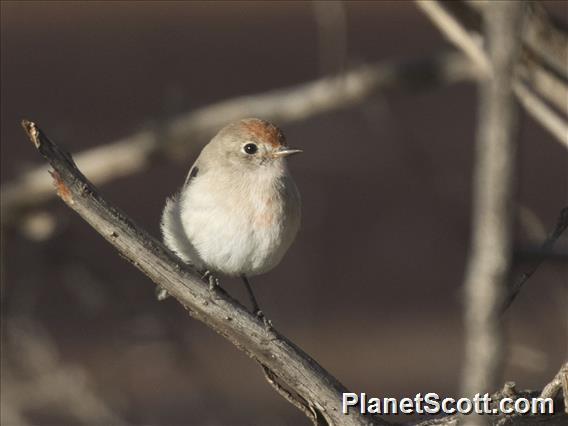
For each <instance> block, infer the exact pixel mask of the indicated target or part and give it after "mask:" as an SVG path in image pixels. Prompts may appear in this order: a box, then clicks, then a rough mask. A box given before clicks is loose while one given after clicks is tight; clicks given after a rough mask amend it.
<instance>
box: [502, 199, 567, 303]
mask: <svg viewBox="0 0 568 426" xmlns="http://www.w3.org/2000/svg"><path fill="white" fill-rule="evenodd" d="M566 228H568V207H564V208H563V209H562V211H561V212H560V217H559V218H558V222H557V223H556V227H555V228H554V230H553V231H552V232H551V234H550V235H549V236H548V237H547V238H546V240H545V241H544V243H543V244H542V247H541V249H540V251H539V256H538V257H537V260H536V262H535V263H534V264H533V265H532V266H531V268H530V269H529V270H528V271H527V272H525V273H523V274H522V275H521V278H520V279H519V281H518V282H517V283H515V285H514V286H513V287H512V288H511V291H510V292H509V295H508V296H507V298H506V299H505V302H504V304H503V308H502V312H505V311H506V310H507V309H508V308H509V306H511V303H513V301H514V300H515V299H516V297H517V295H518V294H519V292H520V291H521V289H522V288H523V286H524V285H525V283H526V282H527V281H528V279H529V278H530V277H532V276H533V274H534V273H535V272H536V270H537V269H538V267H539V266H540V265H541V264H542V262H543V261H544V259H545V258H546V256H547V255H548V254H549V253H550V251H551V249H552V248H553V247H554V244H555V243H556V241H557V240H558V238H560V236H561V235H562V233H563V232H564V231H565V230H566Z"/></svg>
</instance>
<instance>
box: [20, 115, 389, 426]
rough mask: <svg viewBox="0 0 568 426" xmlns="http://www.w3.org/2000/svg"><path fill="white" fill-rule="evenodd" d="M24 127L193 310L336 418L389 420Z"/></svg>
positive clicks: (82, 201)
mask: <svg viewBox="0 0 568 426" xmlns="http://www.w3.org/2000/svg"><path fill="white" fill-rule="evenodd" d="M22 125H23V127H24V129H25V131H26V133H27V135H28V137H29V138H30V140H31V141H32V142H33V144H34V145H35V147H36V148H37V149H38V150H39V152H40V153H41V154H42V155H43V156H44V157H45V158H46V159H47V160H48V161H49V163H50V164H51V167H52V168H53V171H52V172H51V174H52V176H53V179H54V182H55V187H56V190H57V195H58V196H59V197H60V198H61V199H62V200H63V201H64V202H65V203H66V204H67V205H68V206H69V207H71V208H72V209H73V210H75V211H76V212H77V213H78V214H79V215H80V216H81V217H82V218H83V219H85V221H87V222H88V223H89V224H90V225H91V226H92V227H93V228H94V229H95V230H96V231H97V232H98V233H99V234H101V235H102V236H103V237H104V238H105V239H106V240H107V241H108V242H109V243H110V244H112V245H113V246H114V247H115V248H116V249H117V250H118V251H119V253H120V254H121V255H122V256H123V257H125V258H126V259H127V260H129V261H130V262H131V263H132V264H133V265H134V266H136V267H137V268H138V269H140V270H141V271H142V272H144V273H145V274H146V275H147V276H148V277H149V278H150V279H151V280H152V281H154V283H156V284H158V285H160V286H161V287H163V288H164V289H165V290H166V291H167V292H168V293H169V294H171V295H172V296H174V297H175V298H176V299H177V300H178V301H179V302H180V303H181V304H182V305H183V306H184V307H185V308H186V309H187V310H188V311H189V313H190V315H191V316H192V317H194V318H196V319H198V320H200V321H202V322H203V323H205V324H206V325H207V326H209V327H210V328H212V329H213V330H215V331H216V332H217V333H219V334H220V335H222V336H223V337H225V338H226V339H227V340H229V341H230V342H231V343H233V344H234V345H235V346H236V347H237V348H239V349H240V350H242V351H243V352H245V353H246V354H247V355H249V356H250V357H251V358H253V359H255V360H256V361H257V362H259V363H260V364H261V365H263V366H264V367H266V368H267V369H269V370H270V372H271V374H272V375H274V376H276V377H278V380H279V381H280V382H282V383H284V384H285V385H286V386H287V387H288V388H290V389H291V390H292V391H294V392H295V393H296V394H297V395H299V396H300V397H301V398H302V399H303V400H305V401H307V402H308V403H309V404H310V407H315V409H316V410H317V411H318V412H319V413H320V414H321V416H322V417H323V418H324V419H325V421H326V422H327V423H328V424H342V425H364V424H386V422H383V421H381V420H380V419H378V418H374V417H369V416H367V417H364V416H362V415H361V414H360V413H357V411H356V410H351V411H350V412H349V414H347V415H344V414H342V413H341V407H340V402H341V400H342V393H343V392H346V388H345V387H344V386H343V385H342V384H341V383H340V382H339V381H338V380H337V379H336V378H335V377H333V376H332V375H331V374H330V373H328V372H327V371H326V370H324V369H323V368H322V367H321V366H320V365H319V364H318V363H317V362H316V361H315V360H314V359H312V358H311V357H310V356H309V355H307V354H306V353H305V352H303V351H302V350H301V349H300V348H299V347H298V346H296V345H295V344H294V343H293V342H291V341H290V340H288V339H287V338H286V337H285V336H283V335H282V334H280V333H279V332H278V331H276V330H274V329H272V330H268V329H267V328H266V327H265V326H264V324H263V322H262V321H260V320H259V319H258V318H257V317H256V316H254V315H252V314H251V313H249V312H248V311H247V310H246V309H245V308H244V307H243V306H242V305H241V304H240V303H238V302H237V301H236V300H234V299H233V298H231V297H230V296H229V295H227V294H225V293H224V292H220V291H217V292H215V291H213V292H211V291H210V290H209V289H208V286H207V285H206V284H205V283H204V282H203V281H202V280H201V277H200V275H199V274H198V273H197V272H196V271H194V270H193V269H191V268H190V267H188V266H187V265H184V264H182V263H181V261H180V260H179V259H178V258H177V257H176V256H174V255H173V254H172V253H171V252H170V251H169V250H168V249H167V248H166V247H165V246H164V245H163V244H161V243H160V242H159V241H157V240H156V239H155V238H153V237H151V236H150V235H149V234H148V233H146V231H144V230H143V229H141V228H140V227H138V226H137V225H136V224H135V223H134V222H133V221H132V220H131V219H130V218H129V217H128V216H126V215H125V214H124V213H122V212H121V211H120V210H118V209H117V208H115V207H114V206H112V205H111V204H109V203H108V202H107V201H106V200H105V199H104V198H103V197H102V196H101V195H100V194H99V193H98V191H97V189H96V188H95V187H94V186H93V184H92V183H91V182H89V181H88V180H87V178H86V177H85V176H84V175H83V174H82V173H81V171H80V170H79V169H78V168H77V166H76V165H75V163H74V162H73V159H72V158H71V156H70V155H69V154H68V153H66V152H64V151H62V150H61V149H60V148H59V147H58V146H57V145H55V144H54V143H53V142H51V141H50V140H49V139H48V138H47V137H46V136H45V135H44V133H43V132H42V131H41V130H40V129H39V128H38V127H37V126H36V125H35V124H34V123H32V122H29V121H26V120H24V121H23V122H22Z"/></svg>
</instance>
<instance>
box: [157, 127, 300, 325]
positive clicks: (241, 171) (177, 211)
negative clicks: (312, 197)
mask: <svg viewBox="0 0 568 426" xmlns="http://www.w3.org/2000/svg"><path fill="white" fill-rule="evenodd" d="M301 152H302V150H300V149H293V148H290V147H288V144H287V141H286V137H285V136H284V133H283V132H282V131H281V130H280V129H279V128H278V127H277V126H276V125H274V124H272V123H270V122H268V121H265V120H262V119H259V118H245V119H241V120H238V121H235V122H232V123H230V124H228V125H226V126H225V127H223V128H222V129H221V130H220V131H219V132H218V133H217V134H216V135H215V136H214V137H213V138H212V139H211V141H210V142H209V143H208V144H207V145H205V147H204V148H203V149H202V151H201V153H200V154H199V156H198V158H197V160H196V161H195V163H194V164H193V165H192V166H191V168H190V169H189V173H188V174H187V178H186V180H185V183H184V184H183V186H182V187H181V189H180V190H179V191H178V192H177V193H175V194H174V195H173V196H171V197H169V198H168V199H167V200H166V205H165V207H164V210H163V213H162V218H161V223H160V227H161V231H162V236H163V240H164V243H165V245H166V246H167V247H168V248H169V249H170V250H171V251H173V252H174V253H175V254H176V255H177V256H178V257H179V258H180V259H181V260H182V261H183V262H184V263H187V264H190V265H192V266H193V267H194V268H196V269H197V270H198V271H200V272H202V273H203V276H204V278H205V277H207V278H208V282H209V286H210V289H214V288H218V286H219V281H218V277H219V275H224V276H230V277H240V278H241V279H242V281H243V283H244V285H245V288H246V290H247V293H248V295H249V298H250V302H251V304H252V312H253V313H254V314H255V315H257V316H259V317H261V318H265V317H264V314H263V312H262V311H261V310H260V308H259V305H258V302H257V300H256V297H255V296H254V293H253V291H252V287H251V285H250V282H249V278H250V277H252V276H256V275H260V274H264V273H266V272H268V271H269V270H271V269H273V268H274V267H275V266H276V265H278V264H279V263H280V261H281V260H282V258H283V257H284V255H285V254H286V252H287V251H288V248H289V247H290V245H291V244H292V243H293V241H294V239H295V237H296V234H297V233H298V230H299V228H300V222H301V199H300V193H299V191H298V188H297V186H296V184H295V182H294V179H293V178H292V176H291V174H290V172H289V170H288V167H287V164H286V163H287V161H286V159H287V157H289V156H291V155H294V154H298V153H301Z"/></svg>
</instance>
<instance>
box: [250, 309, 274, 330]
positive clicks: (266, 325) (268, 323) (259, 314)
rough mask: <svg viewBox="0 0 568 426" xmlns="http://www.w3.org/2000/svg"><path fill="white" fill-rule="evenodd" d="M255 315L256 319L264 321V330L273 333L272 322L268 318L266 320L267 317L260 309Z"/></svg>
mask: <svg viewBox="0 0 568 426" xmlns="http://www.w3.org/2000/svg"><path fill="white" fill-rule="evenodd" d="M254 314H255V315H256V317H257V318H258V319H260V320H262V322H263V324H264V328H265V329H266V331H272V321H270V320H269V319H268V318H266V315H264V312H262V311H261V310H260V309H259V310H258V311H256V312H255V313H254Z"/></svg>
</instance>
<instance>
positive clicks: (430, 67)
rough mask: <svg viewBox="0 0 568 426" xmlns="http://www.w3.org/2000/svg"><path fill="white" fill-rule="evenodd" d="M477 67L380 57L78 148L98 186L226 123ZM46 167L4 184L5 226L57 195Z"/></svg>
mask: <svg viewBox="0 0 568 426" xmlns="http://www.w3.org/2000/svg"><path fill="white" fill-rule="evenodd" d="M473 78H475V70H474V69H473V68H472V67H471V66H470V64H469V61H467V59H466V58H464V57H463V55H461V54H459V53H456V52H453V53H449V54H448V53H440V54H437V55H434V56H430V57H427V58H423V59H416V60H412V61H407V62H381V63H378V64H375V65H369V66H364V67H360V68H357V69H354V70H351V71H348V72H346V73H342V75H341V76H340V77H335V78H322V79H318V80H314V81H312V82H308V83H304V84H300V85H296V86H292V87H287V88H284V89H279V90H273V91H269V92H264V93H258V94H254V95H250V96H241V97H237V98H233V99H228V100H224V101H221V102H217V103H215V104H212V105H208V106H205V107H203V108H199V109H197V110H194V111H190V112H188V113H185V114H181V115H179V116H177V117H175V118H173V119H171V120H170V121H168V122H166V123H164V124H163V125H162V126H161V127H160V129H161V130H162V131H161V132H159V133H158V132H154V131H151V130H146V131H141V132H138V133H135V134H133V135H131V136H129V137H126V138H124V139H121V140H118V141H116V142H112V143H109V144H107V145H100V146H98V147H96V148H94V149H89V150H86V151H83V152H80V153H78V154H76V155H75V156H74V157H75V160H76V162H77V164H78V165H79V167H81V170H83V172H84V173H85V174H86V175H87V176H89V178H90V179H91V181H92V182H93V183H95V184H97V185H100V184H104V183H107V182H110V181H112V180H114V179H117V178H120V177H122V176H126V175H131V174H134V173H137V172H140V171H141V170H144V169H145V168H147V167H148V166H149V165H150V164H152V163H153V162H155V161H156V160H158V159H160V158H162V157H163V156H170V157H173V158H187V156H188V155H190V154H192V153H193V151H192V150H191V147H194V149H195V150H197V148H198V147H199V145H200V144H201V143H203V142H205V141H206V139H207V138H209V137H210V136H211V135H212V133H213V132H214V131H216V130H217V129H219V128H221V127H223V125H225V124H226V123H227V122H230V121H234V120H236V119H239V118H242V117H246V116H251V117H263V118H265V119H268V120H270V121H276V122H278V123H279V124H281V125H283V124H286V123H290V122H295V121H300V120H306V119H308V118H310V117H314V116H317V115H319V114H324V113H327V112H330V111H334V110H337V109H340V108H347V107H350V106H353V105H356V104H358V103H360V102H363V101H364V100H365V99H368V98H369V97H371V96H374V95H377V94H378V93H380V92H384V91H386V90H389V89H390V90H408V91H416V90H419V89H422V88H428V87H433V86H438V85H441V84H451V83H454V82H457V81H463V80H472V79H473ZM47 170H48V167H47V166H40V167H38V168H36V169H34V170H32V171H30V172H27V173H24V174H22V175H21V176H19V177H18V178H16V179H15V180H13V181H11V182H8V183H5V184H3V185H2V187H1V198H2V215H1V217H2V225H5V224H8V223H13V222H15V221H17V220H18V219H19V218H21V216H22V215H21V213H22V212H25V211H27V210H29V209H31V208H34V207H38V206H40V205H41V204H43V203H45V202H46V201H48V200H50V199H52V197H53V195H54V194H53V188H52V186H51V184H50V182H49V179H46V176H47Z"/></svg>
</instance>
